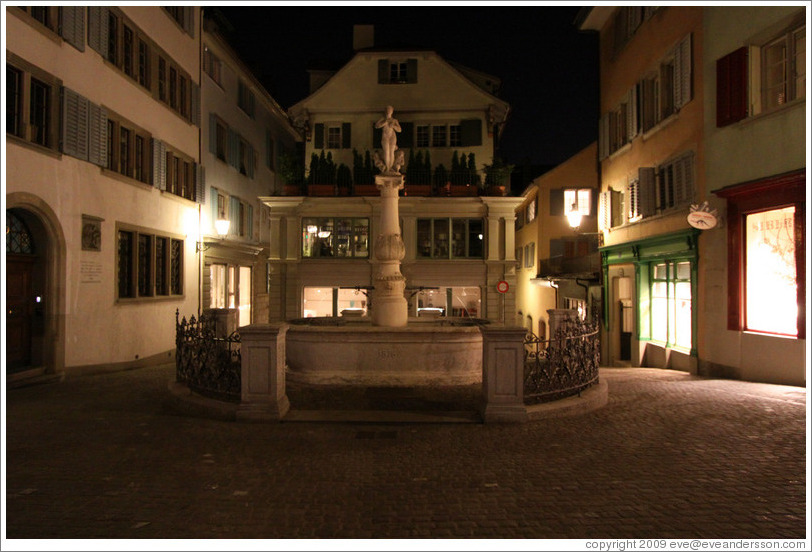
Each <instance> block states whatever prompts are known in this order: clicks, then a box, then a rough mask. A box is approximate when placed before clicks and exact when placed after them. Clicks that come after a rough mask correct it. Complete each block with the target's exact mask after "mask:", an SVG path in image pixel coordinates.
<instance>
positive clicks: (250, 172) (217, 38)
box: [198, 8, 300, 326]
mask: <svg viewBox="0 0 812 552" xmlns="http://www.w3.org/2000/svg"><path fill="white" fill-rule="evenodd" d="M203 14H204V28H203V40H202V69H203V70H202V74H201V88H202V98H203V102H202V120H201V154H200V155H201V162H202V164H203V166H204V168H205V173H204V176H205V191H206V197H205V201H204V202H203V204H202V205H201V215H200V223H201V226H200V229H199V231H200V235H201V240H200V241H201V246H200V249H202V250H203V252H202V262H201V264H200V266H199V267H198V270H199V271H200V281H201V286H202V289H201V295H200V301H201V308H202V309H203V310H205V309H208V308H218V309H222V308H227V309H237V310H238V317H237V325H238V326H244V325H247V324H251V323H253V322H267V321H268V285H267V284H268V264H267V259H268V254H269V250H268V243H269V241H270V235H269V233H268V229H269V227H270V225H269V218H268V215H269V213H268V207H267V206H264V205H262V204H261V203H260V201H259V199H258V198H259V197H261V196H268V195H271V194H274V193H281V191H282V189H283V185H284V181H283V179H282V177H281V176H280V174H279V166H280V163H282V160H283V157H284V155H287V154H292V153H293V152H295V149H296V143H297V141H299V140H300V139H299V136H298V134H297V133H296V131H295V130H294V129H293V127H292V126H291V125H290V122H289V120H288V116H287V114H286V113H285V112H284V110H283V109H282V108H281V107H280V106H279V105H278V104H277V103H276V101H275V100H274V99H273V98H272V97H271V96H270V95H269V94H268V92H267V91H266V90H265V89H264V88H263V87H262V85H261V84H260V83H259V82H258V81H257V80H256V78H255V77H254V75H253V74H252V72H251V71H250V70H249V69H248V68H247V67H246V66H245V65H244V63H243V62H242V61H241V60H240V58H239V57H238V56H237V54H236V53H235V52H234V51H233V50H232V48H231V47H230V46H229V45H228V43H227V41H226V39H225V38H224V37H223V35H222V32H221V26H223V25H228V23H227V22H225V21H223V20H222V19H221V18H218V17H217V12H216V11H214V12H212V13H211V14H210V13H209V10H208V9H207V8H203ZM217 220H221V221H228V222H229V224H228V230H227V232H225V234H224V235H220V234H218V230H217V228H216V227H215V222H216V221H217Z"/></svg>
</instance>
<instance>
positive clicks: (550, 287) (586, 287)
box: [516, 142, 602, 340]
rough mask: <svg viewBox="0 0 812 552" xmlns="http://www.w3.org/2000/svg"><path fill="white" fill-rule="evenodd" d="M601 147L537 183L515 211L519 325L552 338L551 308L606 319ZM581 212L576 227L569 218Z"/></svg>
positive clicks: (579, 155)
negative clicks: (600, 222) (600, 202)
mask: <svg viewBox="0 0 812 552" xmlns="http://www.w3.org/2000/svg"><path fill="white" fill-rule="evenodd" d="M598 192H599V187H598V171H597V143H595V142H593V143H592V144H590V145H589V146H587V147H586V148H584V149H583V150H581V151H580V152H578V153H576V154H575V155H573V156H572V157H571V158H570V159H568V160H566V161H564V162H563V163H562V164H560V165H558V166H557V167H555V168H553V169H552V170H550V171H548V172H546V173H544V174H543V175H541V176H539V177H537V178H535V179H534V180H533V181H532V182H531V183H530V185H529V186H528V187H527V189H526V190H525V191H524V193H523V194H522V197H523V199H524V202H523V203H522V204H521V205H520V206H519V208H518V209H517V211H516V271H517V285H516V309H517V311H516V315H517V319H516V322H517V323H518V324H519V325H521V326H523V327H525V328H527V330H528V331H532V332H533V333H534V334H535V335H536V336H538V338H539V339H541V340H546V339H551V338H552V337H553V335H552V332H551V320H550V314H549V312H548V311H549V310H550V309H569V310H574V311H576V312H578V315H579V316H580V317H581V319H591V318H592V317H593V316H598V315H600V314H601V309H602V303H601V285H602V282H601V279H600V272H601V266H600V257H599V255H598V244H599V239H598V232H597V229H598V225H597V222H598V216H597V215H598V213H597V198H598ZM573 207H574V210H575V211H576V212H577V213H578V215H579V217H580V218H579V219H578V222H577V226H576V227H573V226H572V225H571V224H570V219H569V218H568V216H567V215H568V213H569V212H570V211H572V210H573Z"/></svg>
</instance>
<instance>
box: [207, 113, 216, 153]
mask: <svg viewBox="0 0 812 552" xmlns="http://www.w3.org/2000/svg"><path fill="white" fill-rule="evenodd" d="M209 153H212V154H214V155H217V117H216V116H215V115H214V113H209Z"/></svg>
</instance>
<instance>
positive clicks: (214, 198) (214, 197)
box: [209, 186, 220, 234]
mask: <svg viewBox="0 0 812 552" xmlns="http://www.w3.org/2000/svg"><path fill="white" fill-rule="evenodd" d="M217 198H218V194H217V188H215V187H214V186H212V187H211V188H209V201H211V232H212V234H216V233H217V231H216V229H215V228H214V221H215V220H217V217H219V216H220V212H219V211H218V210H217Z"/></svg>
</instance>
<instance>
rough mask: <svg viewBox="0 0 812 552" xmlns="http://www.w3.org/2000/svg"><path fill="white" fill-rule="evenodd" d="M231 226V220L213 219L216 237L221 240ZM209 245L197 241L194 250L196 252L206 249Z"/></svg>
mask: <svg viewBox="0 0 812 552" xmlns="http://www.w3.org/2000/svg"><path fill="white" fill-rule="evenodd" d="M230 227H231V221H229V220H227V219H217V220H215V221H214V231H215V232H217V237H218V238H220V239H221V240H224V239H225V237H226V236H227V235H228V229H229V228H230ZM209 247H211V244H210V243H204V242H202V241H199V242H197V244H196V250H197V252H198V253H200V252H201V251H206V250H208V249H209Z"/></svg>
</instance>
